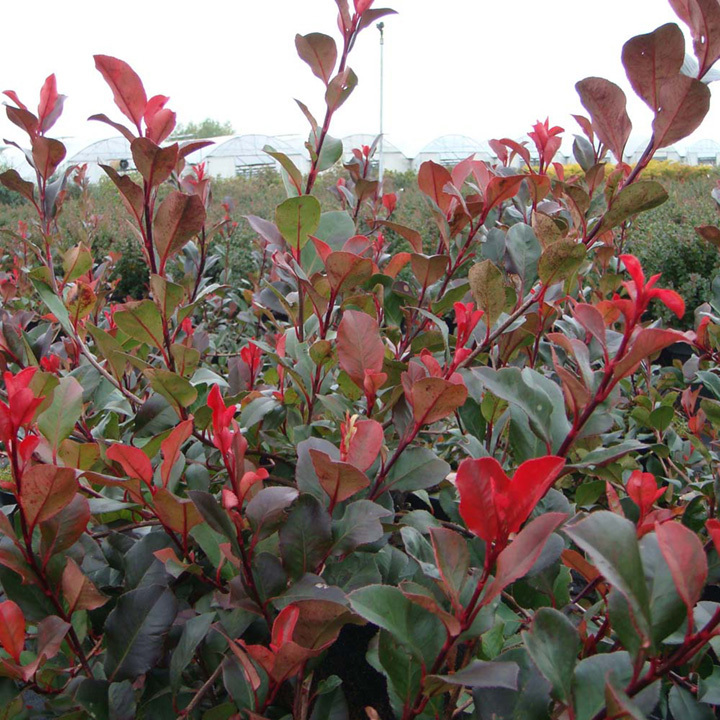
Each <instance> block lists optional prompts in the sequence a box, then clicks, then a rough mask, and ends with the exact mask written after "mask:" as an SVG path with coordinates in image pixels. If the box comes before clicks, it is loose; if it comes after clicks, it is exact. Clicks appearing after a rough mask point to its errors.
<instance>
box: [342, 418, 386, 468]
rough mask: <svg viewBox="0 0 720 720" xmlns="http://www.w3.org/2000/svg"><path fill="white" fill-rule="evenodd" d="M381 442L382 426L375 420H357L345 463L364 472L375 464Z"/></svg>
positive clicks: (382, 437) (382, 436)
mask: <svg viewBox="0 0 720 720" xmlns="http://www.w3.org/2000/svg"><path fill="white" fill-rule="evenodd" d="M383 440H384V432H383V426H382V425H381V424H380V423H379V422H378V421H377V420H358V421H357V422H356V423H355V434H354V435H353V436H352V439H351V440H350V448H349V450H348V456H347V462H349V463H350V464H351V465H354V466H355V467H356V468H358V470H362V471H363V472H364V471H365V470H367V469H368V468H369V467H370V466H371V465H372V464H373V463H374V462H375V458H377V456H378V453H379V452H380V448H381V447H382V444H383Z"/></svg>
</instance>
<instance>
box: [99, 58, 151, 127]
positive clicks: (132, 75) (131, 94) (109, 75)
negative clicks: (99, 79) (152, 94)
mask: <svg viewBox="0 0 720 720" xmlns="http://www.w3.org/2000/svg"><path fill="white" fill-rule="evenodd" d="M95 67H96V68H97V69H98V70H99V71H100V73H101V74H102V76H103V77H104V78H105V82H106V83H107V84H108V85H109V86H110V89H111V90H112V91H113V99H114V100H115V104H116V105H117V106H118V108H119V109H120V112H121V113H122V114H123V115H125V117H126V118H128V119H129V120H132V122H133V123H134V124H135V127H137V129H138V132H141V126H140V123H141V122H142V117H143V115H144V114H145V106H146V105H147V95H146V94H145V88H144V87H143V84H142V81H141V80H140V77H139V76H138V74H137V73H136V72H135V71H134V70H133V69H132V68H131V67H130V66H129V65H128V64H127V63H126V62H123V61H122V60H118V59H117V58H114V57H110V56H108V55H95Z"/></svg>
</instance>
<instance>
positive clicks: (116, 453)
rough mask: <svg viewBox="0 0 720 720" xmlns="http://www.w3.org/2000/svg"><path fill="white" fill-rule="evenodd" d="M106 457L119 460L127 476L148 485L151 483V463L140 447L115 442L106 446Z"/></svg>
mask: <svg viewBox="0 0 720 720" xmlns="http://www.w3.org/2000/svg"><path fill="white" fill-rule="evenodd" d="M107 458H108V460H112V461H114V462H119V463H120V465H122V469H123V470H124V471H125V473H126V474H127V475H128V476H129V477H131V478H137V479H138V480H142V481H143V482H144V483H145V484H146V485H147V486H148V487H150V486H151V485H152V478H153V469H152V465H151V464H150V459H149V458H148V456H147V455H146V454H145V453H144V452H143V451H142V450H141V449H140V448H136V447H132V446H131V445H122V444H121V443H115V444H114V445H111V446H110V447H109V448H108V451H107Z"/></svg>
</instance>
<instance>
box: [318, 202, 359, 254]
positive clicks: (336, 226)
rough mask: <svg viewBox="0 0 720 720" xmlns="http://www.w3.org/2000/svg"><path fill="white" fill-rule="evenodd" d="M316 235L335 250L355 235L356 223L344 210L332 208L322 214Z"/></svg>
mask: <svg viewBox="0 0 720 720" xmlns="http://www.w3.org/2000/svg"><path fill="white" fill-rule="evenodd" d="M314 235H315V237H316V238H318V239H319V240H322V241H323V242H325V243H327V244H328V245H329V246H330V247H331V248H332V249H333V250H340V249H341V248H342V246H343V245H344V244H345V242H346V241H347V240H349V239H350V238H351V237H352V236H353V235H355V223H354V222H353V219H352V218H351V217H350V215H348V213H346V212H345V211H344V210H331V211H330V212H325V213H323V214H322V215H321V216H320V223H319V224H318V226H317V229H316V230H315V233H314Z"/></svg>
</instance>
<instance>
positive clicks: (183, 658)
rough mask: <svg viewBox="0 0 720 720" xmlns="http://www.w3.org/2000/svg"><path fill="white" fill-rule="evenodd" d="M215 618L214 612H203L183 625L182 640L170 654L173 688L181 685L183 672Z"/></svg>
mask: <svg viewBox="0 0 720 720" xmlns="http://www.w3.org/2000/svg"><path fill="white" fill-rule="evenodd" d="M214 619H215V613H214V612H208V613H203V614H202V615H197V616H196V617H194V618H190V620H188V621H187V622H186V623H185V625H184V626H183V631H182V635H181V636H180V640H179V642H178V644H177V646H176V648H175V649H174V650H173V652H172V655H171V656H170V686H171V687H172V688H173V690H177V689H178V688H179V687H180V682H181V680H182V672H183V670H184V669H185V668H186V667H187V666H188V665H189V664H190V662H191V661H192V659H193V655H194V654H195V650H196V649H197V646H198V645H199V644H200V643H201V642H202V641H203V640H204V639H205V636H206V635H207V634H208V632H210V626H211V625H212V623H213V620H214Z"/></svg>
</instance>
